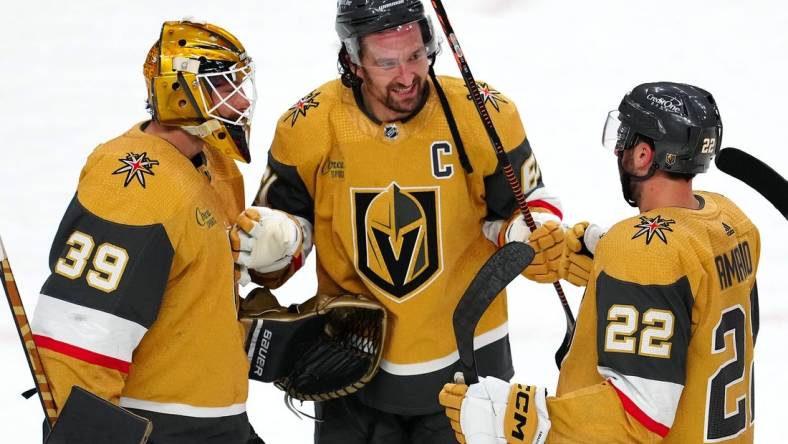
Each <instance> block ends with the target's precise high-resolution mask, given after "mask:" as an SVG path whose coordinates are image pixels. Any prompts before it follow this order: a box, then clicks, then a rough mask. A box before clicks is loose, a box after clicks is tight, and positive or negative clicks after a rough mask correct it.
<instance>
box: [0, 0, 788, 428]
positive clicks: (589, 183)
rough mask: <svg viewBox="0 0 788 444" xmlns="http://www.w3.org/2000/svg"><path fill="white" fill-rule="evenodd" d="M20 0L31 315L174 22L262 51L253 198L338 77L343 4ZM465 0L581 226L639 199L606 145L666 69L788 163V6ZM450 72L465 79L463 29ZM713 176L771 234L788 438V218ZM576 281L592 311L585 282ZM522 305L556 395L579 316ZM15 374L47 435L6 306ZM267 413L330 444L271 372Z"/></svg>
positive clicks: (769, 341)
mask: <svg viewBox="0 0 788 444" xmlns="http://www.w3.org/2000/svg"><path fill="white" fill-rule="evenodd" d="M3 4H4V5H5V6H3V7H2V12H1V13H0V14H2V17H3V27H2V36H1V37H0V60H2V64H1V65H0V113H1V114H0V116H1V118H0V144H1V145H0V146H1V147H0V153H1V154H0V156H1V157H0V234H1V235H2V237H3V241H4V242H5V246H6V249H7V252H8V254H9V256H10V260H11V265H12V267H13V270H14V272H15V275H16V278H17V280H18V284H19V288H20V291H21V293H22V295H23V299H24V302H25V306H26V307H27V309H28V313H29V314H30V315H32V312H33V308H34V307H35V304H36V300H37V295H38V291H39V289H40V287H41V284H42V283H43V281H44V279H45V278H46V276H47V274H48V268H47V261H48V254H49V247H50V243H51V241H52V238H53V236H54V234H55V231H56V229H57V225H58V223H59V221H60V218H61V216H62V214H63V211H64V210H65V208H66V205H67V204H68V202H69V200H70V199H71V197H72V195H73V193H74V191H75V187H76V184H77V178H78V176H79V171H80V168H81V167H82V165H83V163H84V161H85V159H86V157H87V155H88V154H89V153H90V151H91V150H92V149H93V148H94V147H95V146H96V145H97V144H98V143H100V142H102V141H106V140H108V139H110V138H113V137H115V136H116V135H118V134H120V133H121V132H123V131H125V130H126V129H128V128H129V127H130V126H131V125H132V124H134V123H135V122H137V121H141V120H144V119H145V118H146V113H145V110H144V103H143V100H144V94H145V92H144V83H143V79H142V62H143V60H144V58H145V55H146V53H147V51H148V48H149V47H150V45H151V43H152V42H153V41H154V40H155V39H156V38H157V36H158V32H159V30H160V26H161V22H162V21H163V20H167V19H179V18H182V17H184V16H195V17H199V18H203V19H206V20H208V21H210V22H213V23H216V24H219V25H221V26H224V27H226V28H228V29H229V30H231V31H232V32H233V33H235V34H236V35H237V36H238V37H239V38H240V39H241V40H242V41H243V42H244V44H245V46H246V48H247V49H248V52H249V53H250V54H251V55H252V57H253V58H254V59H255V60H256V62H257V67H258V74H257V75H258V77H257V84H258V88H259V96H260V102H259V104H258V106H257V111H256V114H255V118H254V129H253V132H252V158H253V161H252V163H251V164H250V165H244V166H242V167H241V168H242V171H243V172H244V174H245V182H246V187H247V199H246V200H247V202H250V200H251V196H252V193H253V192H254V191H255V190H256V189H257V183H258V181H259V179H260V176H261V174H262V172H263V169H264V166H265V158H266V150H267V149H268V146H269V144H270V141H271V137H272V131H273V128H274V125H275V121H276V119H277V118H278V116H279V115H280V114H281V113H282V112H284V111H285V110H286V109H287V108H288V107H290V106H291V105H292V104H293V103H295V102H296V100H298V99H299V98H300V97H301V96H303V95H305V94H306V93H308V92H309V91H311V90H312V89H314V88H315V87H317V86H319V85H320V84H322V83H323V82H325V81H328V80H330V79H333V78H335V77H336V51H337V49H338V43H337V39H336V35H335V34H334V28H333V27H334V14H335V1H333V0H320V1H318V0H291V1H277V2H274V1H267V0H266V1H248V0H241V1H236V2H218V1H214V2H209V1H205V0H190V1H183V0H170V1H150V0H139V1H134V2H130V1H129V2H112V1H98V0H79V1H54V0H48V1H37V0H29V1H12V0H7V1H5V2H3ZM445 6H446V8H447V10H448V13H449V14H450V18H451V20H452V22H453V25H454V28H455V31H456V32H457V36H458V37H459V40H460V42H461V44H462V45H463V49H464V50H465V53H466V55H467V59H468V61H469V63H470V65H471V68H472V70H473V72H474V74H475V76H476V78H477V79H480V80H485V81H488V82H490V83H491V84H492V85H493V86H494V87H495V88H497V89H498V90H500V91H501V92H503V93H504V94H506V95H507V96H508V97H509V98H511V99H512V100H514V101H516V103H517V105H518V107H519V109H520V113H521V115H522V118H523V120H524V123H525V127H526V130H527V132H528V135H529V138H530V141H531V144H532V146H533V147H534V150H535V152H536V155H537V157H538V159H539V162H540V164H541V167H542V171H543V173H544V177H545V181H546V183H547V185H548V186H549V187H550V188H552V189H553V190H555V191H556V192H557V193H558V194H559V195H560V196H561V198H562V200H563V203H564V210H565V220H566V221H567V222H569V223H574V222H576V221H579V220H586V219H589V220H592V221H594V222H596V223H600V224H611V223H614V222H616V221H617V220H620V219H622V218H624V217H628V216H631V215H633V214H634V210H633V209H631V208H629V207H628V206H627V205H626V204H625V203H624V201H623V199H622V198H621V193H620V186H619V183H618V176H617V171H616V166H615V158H614V157H613V156H612V155H611V154H609V153H607V152H605V151H603V149H602V148H601V147H600V137H601V131H602V126H603V124H604V121H605V117H606V114H607V112H608V111H609V110H611V109H614V108H616V107H617V106H618V103H619V101H620V100H621V97H622V96H623V94H624V93H625V92H626V91H627V90H628V89H630V88H631V87H633V86H634V85H636V84H638V83H642V82H646V81H659V80H670V81H680V82H687V83H693V84H696V85H699V86H702V87H704V88H706V89H708V90H709V91H711V92H712V93H713V94H714V96H715V97H716V99H717V101H718V103H719V106H720V110H721V113H722V118H723V122H724V125H725V131H724V138H723V146H736V147H739V148H742V149H744V150H746V151H748V152H750V153H752V154H754V155H756V156H757V157H760V158H761V159H764V160H765V161H767V162H768V163H769V164H771V165H772V166H773V167H774V168H775V169H776V170H778V171H780V172H782V173H783V174H784V175H788V155H786V154H785V150H786V149H787V147H786V146H785V144H786V142H785V141H784V140H783V139H784V137H783V136H784V134H785V133H784V132H783V131H784V129H785V127H786V124H785V118H786V112H785V104H786V102H788V91H786V88H785V82H786V67H788V59H786V54H788V31H786V29H788V5H786V3H785V2H779V1H776V0H773V1H765V0H751V1H747V2H745V1H735V0H714V1H712V0H683V1H679V0H662V1H658V2H657V1H642V0H597V1H593V2H591V1H580V0H571V1H558V0H552V1H550V0H445ZM436 26H437V24H436ZM437 71H438V73H442V74H450V75H455V76H457V75H458V71H457V68H456V66H455V64H454V59H453V58H452V56H451V54H450V52H449V51H448V48H447V47H446V45H445V43H444V51H443V54H442V55H441V56H440V58H439V60H438V63H437ZM695 185H696V188H698V189H708V190H713V191H718V192H722V193H724V194H725V195H727V196H729V197H731V198H732V199H733V200H734V201H735V202H737V203H738V204H739V206H740V207H741V208H742V209H743V210H744V211H745V212H746V213H747V214H748V215H749V216H750V217H751V218H752V220H753V221H754V222H755V223H756V224H757V225H758V226H759V228H760V230H761V236H762V244H763V248H762V254H761V266H760V270H759V274H758V276H759V287H760V303H761V331H760V335H759V337H758V344H757V347H756V374H757V378H756V379H757V384H756V391H757V396H756V399H757V407H756V412H757V413H756V415H757V416H756V418H757V419H756V423H757V427H756V436H757V442H760V443H776V442H784V439H785V436H784V430H785V426H784V424H783V421H784V419H783V413H782V408H784V407H783V406H784V400H785V398H786V395H788V380H787V379H786V377H785V368H784V366H785V364H786V362H788V354H786V352H785V350H786V345H785V344H783V345H780V341H781V340H782V339H785V338H786V337H788V323H787V322H786V320H787V319H788V298H785V299H784V297H785V296H786V295H788V292H786V290H785V284H784V282H785V281H783V280H782V278H783V277H785V275H782V273H786V271H788V234H786V230H787V229H788V222H787V221H786V220H784V219H783V217H782V216H781V215H780V214H779V213H778V212H777V211H776V210H774V209H773V208H772V207H771V206H770V205H769V204H768V203H767V202H766V201H765V200H763V199H762V198H761V197H760V196H759V195H758V194H757V193H755V192H754V191H752V190H750V189H748V188H747V187H746V186H745V185H743V184H742V183H740V182H738V181H737V180H735V179H733V178H730V177H727V176H725V175H724V174H723V173H721V172H719V171H717V170H716V169H714V168H712V170H711V171H710V172H709V173H708V174H705V175H702V176H700V177H698V178H697V179H696V180H695ZM313 269H314V263H313V261H312V260H310V261H309V262H308V265H307V267H306V268H305V269H304V270H302V271H301V272H300V273H299V274H298V275H297V277H295V278H294V279H292V280H291V282H289V283H288V284H287V285H286V286H285V287H283V289H281V290H280V291H279V292H278V295H279V297H280V300H284V302H288V303H289V302H295V301H300V300H304V299H306V298H308V297H309V296H311V295H312V294H313V293H314V291H315V287H316V281H315V278H314V275H313V273H312V271H313ZM781 282H783V283H782V284H781ZM564 288H565V289H566V290H567V293H568V297H569V300H570V302H571V303H572V305H573V308H574V310H575V311H576V310H577V305H578V303H579V300H580V296H581V291H579V290H578V289H576V288H574V287H572V286H570V285H569V284H565V287H564ZM4 304H5V303H4V302H3V303H0V305H4ZM509 304H510V305H509V314H510V330H511V339H512V347H513V353H514V359H515V367H516V369H517V375H516V379H517V380H518V381H522V382H527V383H535V384H540V385H545V386H547V387H549V388H550V389H551V390H554V389H555V384H556V381H557V370H556V368H555V364H554V363H553V353H554V351H555V348H556V347H557V346H558V344H559V343H560V342H561V339H562V337H563V335H564V318H563V313H562V312H561V308H560V305H559V303H558V299H557V297H556V295H555V293H554V291H553V289H552V287H551V286H549V285H542V286H539V285H536V284H533V283H530V282H527V281H525V280H524V279H523V278H518V279H517V280H516V281H515V282H514V283H513V284H512V285H510V287H509ZM195 328H199V326H197V325H195ZM184 359H188V358H187V357H184ZM0 375H2V382H0V425H2V438H0V442H2V443H37V442H40V425H41V420H42V418H43V415H42V413H41V411H40V406H39V403H38V401H37V400H36V399H35V398H34V399H30V400H24V399H23V398H22V397H21V396H20V395H19V394H20V393H21V392H22V391H24V390H26V389H28V388H30V387H32V386H33V383H32V379H31V377H30V375H29V373H28V368H27V364H26V362H25V358H24V355H23V352H22V347H21V346H20V344H19V342H18V338H17V334H16V332H15V331H14V327H13V321H12V319H11V317H10V316H9V310H7V309H6V308H3V307H2V306H0ZM205 383H206V384H210V383H211V382H210V381H209V380H206V381H205ZM304 408H305V409H306V411H311V409H312V407H311V405H309V404H305V405H304ZM248 411H249V415H250V418H251V420H252V422H253V423H254V425H255V427H256V428H257V430H258V432H259V433H260V434H261V436H262V437H263V438H264V439H265V440H266V442H267V443H269V444H283V443H307V442H311V439H312V424H311V422H310V421H309V420H299V419H297V418H296V417H295V416H293V415H292V414H291V413H290V412H289V411H288V410H287V409H286V408H285V406H284V404H283V402H282V394H281V392H279V391H278V390H276V389H275V388H273V387H271V386H265V385H263V384H259V383H253V384H252V389H251V393H250V395H249V403H248ZM781 436H782V438H781Z"/></svg>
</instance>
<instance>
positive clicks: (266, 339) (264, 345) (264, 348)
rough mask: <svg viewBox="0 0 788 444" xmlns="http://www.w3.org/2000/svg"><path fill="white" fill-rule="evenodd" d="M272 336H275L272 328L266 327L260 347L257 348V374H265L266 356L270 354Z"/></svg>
mask: <svg viewBox="0 0 788 444" xmlns="http://www.w3.org/2000/svg"><path fill="white" fill-rule="evenodd" d="M271 336H273V333H272V332H271V330H268V329H266V330H265V331H264V332H263V339H262V340H261V341H260V348H258V349H257V356H256V357H255V360H254V374H256V375H257V376H261V377H262V376H263V370H264V369H265V358H266V356H267V355H268V347H270V345H271Z"/></svg>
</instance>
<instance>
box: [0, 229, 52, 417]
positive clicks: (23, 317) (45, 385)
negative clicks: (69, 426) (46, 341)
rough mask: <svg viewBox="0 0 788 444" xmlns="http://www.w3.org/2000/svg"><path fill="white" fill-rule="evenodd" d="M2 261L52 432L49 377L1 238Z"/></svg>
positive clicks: (8, 294) (18, 329)
mask: <svg viewBox="0 0 788 444" xmlns="http://www.w3.org/2000/svg"><path fill="white" fill-rule="evenodd" d="M0 261H2V266H3V274H2V281H3V289H4V290H5V295H6V299H8V306H9V307H10V308H11V315H12V316H13V317H14V323H15V324H16V332H17V333H18V334H19V340H20V341H21V342H22V346H23V347H24V349H25V357H26V358H27V365H28V366H29V367H30V373H31V374H32V375H33V380H34V381H35V383H36V391H37V392H38V399H39V400H40V401H41V407H42V408H43V409H44V414H45V415H46V419H47V423H49V428H50V430H51V429H52V426H53V425H54V424H55V421H56V420H57V408H56V406H55V400H54V398H53V397H52V391H51V390H50V388H49V380H48V379H47V375H46V373H44V365H43V364H42V363H41V356H39V354H38V349H37V348H36V343H35V341H33V333H32V332H31V331H30V323H29V322H28V320H27V314H26V313H25V307H24V305H22V298H21V297H20V296H19V289H18V288H17V287H16V280H15V279H14V273H13V272H12V271H11V264H10V263H9V262H8V255H7V254H6V252H5V247H4V246H3V239H2V238H0Z"/></svg>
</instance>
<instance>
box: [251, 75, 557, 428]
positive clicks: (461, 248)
mask: <svg viewBox="0 0 788 444" xmlns="http://www.w3.org/2000/svg"><path fill="white" fill-rule="evenodd" d="M438 79H439V80H438V81H439V82H440V84H441V86H442V88H443V91H444V92H445V95H446V98H447V101H448V103H449V105H450V107H451V110H452V113H453V115H454V118H455V120H456V122H457V127H458V130H459V133H460V138H461V140H462V145H463V147H464V152H465V155H466V156H467V159H468V162H467V164H468V165H469V166H468V165H463V161H462V160H461V154H460V147H459V144H458V143H457V141H455V140H454V138H453V137H452V133H451V130H450V128H449V124H448V121H447V118H446V114H445V112H444V109H443V107H442V106H441V103H440V100H439V98H438V96H437V94H436V90H435V88H434V85H433V84H432V83H431V81H428V83H429V93H428V95H427V97H426V101H425V102H424V104H423V106H422V107H421V108H420V110H419V111H418V113H416V114H415V115H413V116H412V117H411V118H409V119H407V120H405V121H397V122H391V123H381V122H377V121H375V120H374V119H373V118H370V117H369V115H368V114H366V113H365V112H364V110H363V103H362V102H361V101H360V100H359V98H358V95H357V94H354V92H353V91H352V90H351V89H349V88H346V87H344V86H342V84H341V83H340V81H339V80H336V81H332V82H329V83H326V84H324V85H322V86H321V87H320V88H318V89H316V90H314V91H312V92H311V93H310V94H308V95H307V96H305V97H303V98H302V99H300V100H299V101H298V102H297V103H296V104H295V105H294V106H293V107H291V108H290V109H289V110H288V111H287V112H286V113H285V114H284V115H283V116H282V117H281V118H280V119H279V122H278V124H277V129H276V134H275V137H274V140H273V142H272V145H271V149H270V152H269V157H268V166H267V171H266V173H265V175H264V177H263V180H262V183H261V186H260V190H259V191H258V194H257V196H256V197H255V204H258V205H266V206H270V207H272V208H276V209H279V210H282V211H286V212H288V213H290V214H292V215H295V216H298V217H301V218H303V219H304V220H306V221H308V222H309V224H310V225H311V227H312V228H313V239H314V245H315V251H316V255H317V260H316V263H317V278H318V291H319V292H323V293H329V294H331V293H342V292H350V293H358V294H364V295H368V296H371V297H373V298H375V299H376V300H378V301H379V302H381V303H382V304H383V305H384V306H385V307H386V308H387V309H388V311H389V318H388V319H389V322H390V326H391V328H389V330H388V337H387V341H386V346H385V350H384V356H383V360H382V364H381V372H380V373H379V374H378V376H377V377H376V378H375V380H374V381H373V383H372V384H370V385H368V386H367V388H365V389H364V390H363V391H362V392H361V393H360V394H359V396H360V397H362V398H363V401H364V402H366V403H367V404H369V405H372V406H375V407H377V408H380V409H382V410H387V411H391V412H395V413H397V412H398V413H403V414H417V413H431V412H436V411H438V410H439V406H438V403H437V393H438V392H439V391H440V388H441V387H442V385H443V384H444V383H445V382H446V381H448V380H451V374H452V372H453V366H454V365H455V363H456V362H457V357H456V344H455V341H454V334H453V328H452V321H451V318H452V311H453V308H454V306H455V305H456V304H457V301H458V300H459V298H460V296H461V295H462V293H463V292H464V290H465V288H466V287H467V285H468V284H469V282H470V280H471V279H472V278H473V276H474V275H475V274H476V272H477V271H478V269H479V268H480V267H481V265H482V264H483V263H484V262H485V260H486V259H487V258H488V257H489V256H490V255H491V254H492V253H493V252H494V251H495V249H496V248H497V247H496V245H495V244H494V243H493V242H491V241H489V240H488V239H487V238H486V237H485V234H484V232H483V229H482V228H483V226H484V224H485V222H487V221H490V220H506V219H508V218H509V217H511V215H512V214H513V213H514V211H515V207H516V202H515V201H514V198H513V195H512V192H511V190H510V189H509V187H508V185H507V183H506V181H505V178H504V176H503V173H502V172H501V170H500V168H499V167H498V165H497V158H496V156H495V153H494V151H493V149H492V147H491V145H490V141H489V139H488V137H487V134H486V132H485V130H484V127H483V125H482V123H481V121H480V119H479V117H478V115H477V114H476V109H475V108H474V105H473V103H472V101H471V99H470V97H469V93H468V90H467V89H466V88H465V85H464V84H463V83H462V81H461V80H459V79H455V78H450V77H438ZM482 85H484V88H486V89H485V91H486V92H485V98H486V106H487V109H488V111H489V113H490V115H491V117H492V119H493V121H494V123H495V125H496V128H497V129H498V132H499V134H500V136H501V140H502V142H503V145H504V148H505V149H506V150H507V152H508V153H509V157H510V159H511V161H512V164H513V166H514V168H515V171H516V172H517V173H519V174H522V175H523V178H524V179H525V180H524V183H527V184H530V185H528V186H527V192H528V194H529V196H530V198H531V199H532V201H533V202H536V201H537V200H540V201H541V202H543V203H545V204H546V205H545V206H550V207H552V208H553V209H554V210H556V211H558V208H559V207H560V204H559V203H558V202H557V200H551V199H552V197H550V196H549V195H548V193H547V192H546V191H545V187H544V181H543V180H542V177H541V172H540V171H539V168H538V165H537V164H536V160H535V157H534V156H533V152H532V150H531V147H530V145H529V144H528V140H527V138H526V134H525V130H524V129H523V125H522V123H521V122H520V116H519V113H518V111H517V108H516V107H515V105H514V103H513V102H512V101H511V100H510V99H509V98H507V97H506V96H504V95H503V94H501V93H500V92H498V91H496V90H494V89H493V88H492V87H490V86H489V85H486V84H482ZM550 202H552V205H548V204H549V203H550ZM289 271H292V270H289ZM289 271H288V272H289ZM281 278H282V277H281V276H276V277H274V278H272V281H275V284H277V283H280V282H281V280H282V279H281ZM264 283H266V284H268V285H271V281H268V282H264ZM476 335H477V338H479V339H478V343H480V344H483V346H482V347H481V348H480V350H479V353H481V355H482V357H481V358H480V359H479V361H480V362H482V363H483V364H482V366H483V367H482V371H485V370H486V371H487V373H486V374H494V375H497V376H499V377H501V378H505V379H508V378H509V377H511V374H512V368H511V354H510V351H509V346H508V336H507V335H508V329H507V317H506V297H505V295H504V294H501V295H500V296H499V297H498V298H497V299H496V301H495V302H493V304H492V306H491V308H490V309H489V310H488V312H487V313H486V314H485V316H484V318H483V319H482V320H481V322H480V323H479V327H478V328H477V331H476ZM485 366H486V367H485Z"/></svg>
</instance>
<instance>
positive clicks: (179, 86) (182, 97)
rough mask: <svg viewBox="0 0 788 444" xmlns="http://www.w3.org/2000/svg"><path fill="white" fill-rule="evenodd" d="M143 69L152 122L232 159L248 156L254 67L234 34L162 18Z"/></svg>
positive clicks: (185, 21)
mask: <svg viewBox="0 0 788 444" xmlns="http://www.w3.org/2000/svg"><path fill="white" fill-rule="evenodd" d="M143 72H144V75H145V81H146V86H147V89H148V106H149V107H150V112H151V114H152V116H153V119H154V120H156V121H157V122H159V123H160V124H162V125H167V126H178V127H181V128H182V129H183V130H184V131H186V132H188V133H189V134H192V135H194V136H197V137H199V138H201V139H203V140H204V141H205V143H207V144H208V145H211V146H213V147H214V148H216V149H218V150H219V151H220V152H222V153H223V154H225V155H226V156H228V157H230V158H232V159H235V160H240V161H243V162H247V163H248V162H249V161H250V160H251V158H250V154H249V133H250V124H251V119H252V113H253V112H254V105H255V100H256V91H255V85H254V65H253V64H252V59H251V58H250V57H249V56H248V55H247V54H246V51H245V50H244V47H243V45H241V42H240V41H238V39H237V38H235V36H233V35H232V34H230V33H229V32H227V31H226V30H224V29H222V28H220V27H218V26H214V25H211V24H207V23H198V22H193V21H189V20H183V21H179V22H175V21H173V22H165V23H164V25H162V29H161V36H160V38H159V40H158V41H157V42H156V43H155V44H154V45H153V47H152V48H151V50H150V52H149V53H148V57H147V59H146V60H145V65H144V68H143Z"/></svg>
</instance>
